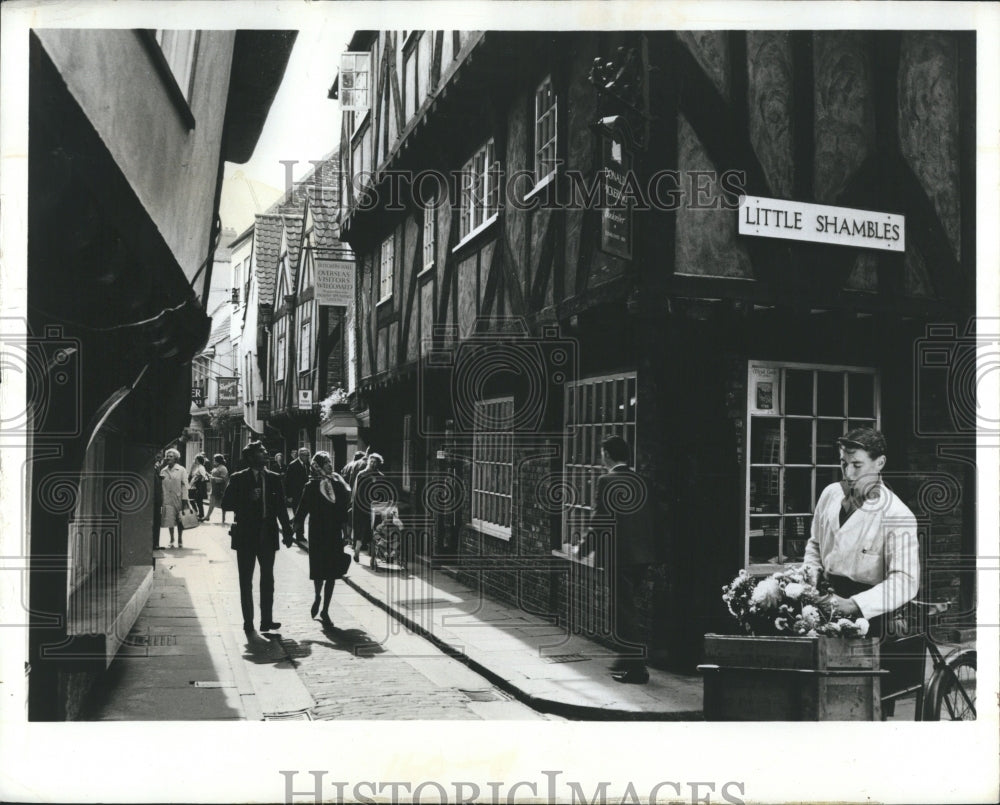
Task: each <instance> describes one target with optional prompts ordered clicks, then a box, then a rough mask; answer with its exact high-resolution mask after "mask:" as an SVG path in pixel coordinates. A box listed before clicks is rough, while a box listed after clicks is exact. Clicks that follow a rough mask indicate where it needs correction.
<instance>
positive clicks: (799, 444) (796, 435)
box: [785, 419, 813, 464]
mask: <svg viewBox="0 0 1000 805" xmlns="http://www.w3.org/2000/svg"><path fill="white" fill-rule="evenodd" d="M812 446H813V436H812V420H811V419H786V420H785V463H786V464H812Z"/></svg>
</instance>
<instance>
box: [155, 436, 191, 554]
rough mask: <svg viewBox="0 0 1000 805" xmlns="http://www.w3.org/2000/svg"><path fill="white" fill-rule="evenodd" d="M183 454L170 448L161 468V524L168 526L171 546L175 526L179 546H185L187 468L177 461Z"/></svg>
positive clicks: (164, 456)
mask: <svg viewBox="0 0 1000 805" xmlns="http://www.w3.org/2000/svg"><path fill="white" fill-rule="evenodd" d="M180 457H181V454H180V452H179V451H178V450H175V449H174V448H172V447H171V448H170V449H169V450H167V451H166V452H164V454H163V459H164V461H165V462H166V463H165V464H164V465H163V467H162V468H161V469H160V484H161V488H162V489H163V513H162V515H161V517H160V524H161V525H163V526H166V528H167V533H168V534H170V547H171V548H173V547H174V528H175V527H176V528H177V547H178V548H183V547H184V525H183V523H181V512H183V511H184V510H185V509H186V508H187V507H188V505H189V504H188V483H187V477H188V474H187V470H186V469H184V467H182V466H181V465H180V464H178V463H177V462H178V461H179V460H180Z"/></svg>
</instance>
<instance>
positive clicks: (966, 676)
mask: <svg viewBox="0 0 1000 805" xmlns="http://www.w3.org/2000/svg"><path fill="white" fill-rule="evenodd" d="M945 665H946V667H945V668H939V669H938V670H937V671H935V672H934V676H933V677H932V678H931V684H930V696H929V697H928V702H927V705H928V710H927V712H926V715H925V720H927V721H941V720H942V719H943V720H945V721H975V720H976V652H975V650H973V649H970V650H967V651H961V652H959V653H958V654H956V655H954V656H953V657H948V658H947V659H946V660H945Z"/></svg>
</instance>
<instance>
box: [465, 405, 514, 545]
mask: <svg viewBox="0 0 1000 805" xmlns="http://www.w3.org/2000/svg"><path fill="white" fill-rule="evenodd" d="M500 406H504V407H505V406H509V407H510V415H509V417H508V418H509V420H510V421H511V422H513V408H514V398H513V397H494V398H492V399H488V400H479V401H477V402H476V403H475V423H476V424H475V429H474V431H473V437H472V527H473V528H475V529H476V530H477V531H480V532H482V533H483V534H488V535H490V536H492V537H496V538H498V539H502V540H507V541H509V540H510V538H511V525H512V524H513V521H514V431H513V429H510V430H499V429H491V430H485V429H484V428H483V427H482V426H483V424H484V423H486V422H489V421H490V419H491V418H493V417H494V416H495V414H496V413H497V412H498V411H499V407H500ZM505 475H506V476H507V477H506V479H505V477H504V476H505ZM504 520H506V523H505V522H503V521H504Z"/></svg>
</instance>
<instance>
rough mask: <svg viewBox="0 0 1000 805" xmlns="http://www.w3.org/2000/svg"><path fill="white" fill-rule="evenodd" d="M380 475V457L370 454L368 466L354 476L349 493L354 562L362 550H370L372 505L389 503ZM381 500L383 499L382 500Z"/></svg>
mask: <svg viewBox="0 0 1000 805" xmlns="http://www.w3.org/2000/svg"><path fill="white" fill-rule="evenodd" d="M380 478H383V479H384V478H385V476H384V475H383V474H382V456H380V455H379V454H378V453H372V454H371V455H369V456H368V466H367V467H366V468H365V469H363V470H361V471H360V472H358V473H357V474H356V475H355V476H354V489H353V491H352V493H351V536H352V537H353V539H354V561H355V562H357V561H358V554H359V552H360V551H361V549H362V548H364V549H365V550H366V551H367V550H370V543H371V539H372V504H373V503H376V502H378V503H391V502H392V500H391V499H390V498H389V497H387V495H386V491H387V490H386V488H385V487H384V486H382V485H380V484H381V482H380V481H379V479H380ZM383 498H385V499H384V500H383Z"/></svg>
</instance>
